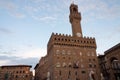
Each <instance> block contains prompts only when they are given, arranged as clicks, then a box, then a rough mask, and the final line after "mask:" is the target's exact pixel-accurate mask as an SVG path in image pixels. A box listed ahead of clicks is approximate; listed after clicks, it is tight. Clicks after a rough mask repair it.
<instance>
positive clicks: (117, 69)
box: [98, 43, 120, 80]
mask: <svg viewBox="0 0 120 80" xmlns="http://www.w3.org/2000/svg"><path fill="white" fill-rule="evenodd" d="M104 53H105V54H104V55H99V56H98V59H99V64H100V69H101V72H102V75H103V77H104V79H105V80H120V43H119V44H117V45H115V46H113V47H112V48H110V49H108V50H107V51H105V52H104Z"/></svg>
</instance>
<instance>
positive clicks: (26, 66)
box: [1, 65, 32, 68]
mask: <svg viewBox="0 0 120 80" xmlns="http://www.w3.org/2000/svg"><path fill="white" fill-rule="evenodd" d="M3 67H30V68H31V67H32V66H31V65H3V66H1V68H3Z"/></svg>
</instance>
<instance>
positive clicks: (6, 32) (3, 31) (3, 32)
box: [0, 27, 13, 34]
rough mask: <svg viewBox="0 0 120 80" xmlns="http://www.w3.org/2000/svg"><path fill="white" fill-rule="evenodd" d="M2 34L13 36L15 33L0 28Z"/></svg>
mask: <svg viewBox="0 0 120 80" xmlns="http://www.w3.org/2000/svg"><path fill="white" fill-rule="evenodd" d="M0 33H1V34H12V33H13V32H12V31H11V30H9V29H7V28H3V27H0Z"/></svg>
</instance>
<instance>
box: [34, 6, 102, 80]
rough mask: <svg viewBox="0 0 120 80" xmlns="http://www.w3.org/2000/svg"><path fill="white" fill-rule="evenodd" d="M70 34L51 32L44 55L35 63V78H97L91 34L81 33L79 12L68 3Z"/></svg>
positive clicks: (92, 79) (81, 79)
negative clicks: (84, 35)
mask: <svg viewBox="0 0 120 80" xmlns="http://www.w3.org/2000/svg"><path fill="white" fill-rule="evenodd" d="M69 20H70V23H71V26H72V36H71V35H67V34H66V35H65V34H58V33H52V35H51V37H50V39H49V42H48V45H47V55H46V56H45V57H42V58H41V60H40V61H39V63H38V64H37V65H36V67H35V80H100V71H99V65H98V59H97V55H96V48H97V46H96V41H95V38H91V37H83V34H82V28H81V13H80V12H78V6H77V5H75V4H71V5H70V15H69Z"/></svg>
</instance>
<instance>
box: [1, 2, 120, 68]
mask: <svg viewBox="0 0 120 80" xmlns="http://www.w3.org/2000/svg"><path fill="white" fill-rule="evenodd" d="M73 2H74V4H77V5H78V9H79V12H81V15H82V21H81V25H82V32H83V36H88V37H95V39H96V43H97V50H96V51H97V54H104V51H106V50H108V49H109V48H111V47H113V46H114V45H116V44H118V43H120V0H0V66H2V65H17V64H27V65H32V66H33V68H34V66H35V65H36V64H37V63H38V62H39V60H40V58H41V57H43V56H45V55H46V54H47V43H48V41H49V38H50V36H51V34H52V32H54V33H62V34H70V35H71V34H72V30H71V24H70V22H69V7H70V4H71V3H73Z"/></svg>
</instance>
